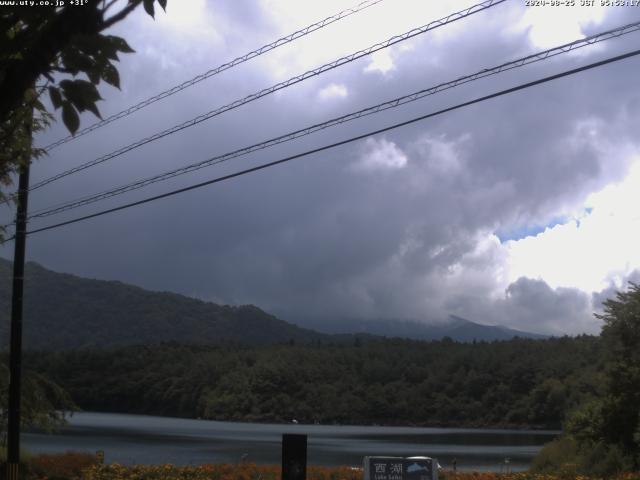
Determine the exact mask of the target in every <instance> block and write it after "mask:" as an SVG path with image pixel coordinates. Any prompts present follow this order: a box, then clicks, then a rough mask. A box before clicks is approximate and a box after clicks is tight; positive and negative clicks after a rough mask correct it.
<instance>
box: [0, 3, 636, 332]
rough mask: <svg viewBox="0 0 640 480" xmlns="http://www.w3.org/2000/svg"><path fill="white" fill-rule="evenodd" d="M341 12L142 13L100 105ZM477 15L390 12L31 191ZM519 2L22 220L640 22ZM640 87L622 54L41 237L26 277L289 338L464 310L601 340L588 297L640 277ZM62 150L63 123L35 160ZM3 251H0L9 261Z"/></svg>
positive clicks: (73, 183) (145, 151)
mask: <svg viewBox="0 0 640 480" xmlns="http://www.w3.org/2000/svg"><path fill="white" fill-rule="evenodd" d="M355 3H357V2H356V1H354V0H343V1H337V0H331V1H323V2H300V1H295V0H261V1H255V0H252V1H249V0H225V1H213V0H209V1H205V0H169V5H168V8H167V13H166V14H165V13H162V12H158V14H157V15H156V19H155V21H154V20H152V19H151V18H150V17H148V16H147V15H145V14H144V12H143V11H140V12H136V13H135V14H133V15H131V16H130V18H128V19H127V20H126V21H124V22H122V23H121V24H120V25H118V26H117V28H115V29H114V32H113V33H114V34H118V35H122V36H124V37H126V38H127V40H128V41H129V43H130V44H131V46H132V47H133V48H134V49H135V50H136V52H137V53H135V54H131V55H124V56H123V58H122V61H121V63H120V76H121V79H122V90H121V91H118V90H116V89H113V88H109V87H108V86H101V92H102V94H103V97H104V98H105V101H103V102H101V103H100V110H101V111H102V113H103V115H104V116H108V115H109V114H112V113H115V112H118V111H120V110H121V109H123V108H125V107H127V106H129V105H131V104H133V103H136V102H138V101H140V100H143V99H145V98H147V97H149V96H151V95H154V94H156V93H158V92H160V91H162V90H165V89H167V88H170V87H172V86H173V85H176V84H178V83H181V82H182V81H185V80H188V79H190V78H192V77H194V76H195V75H198V74H200V73H203V72H205V71H207V70H209V69H210V68H213V67H216V66H217V65H220V64H222V63H224V62H227V61H229V60H231V59H233V58H235V57H237V56H239V55H242V54H244V53H246V52H248V51H250V50H253V49H255V48H257V47H259V46H261V45H263V44H265V43H269V42H270V41H272V40H275V39H276V38H278V37H280V36H283V35H286V34H288V33H291V32H293V31H295V30H297V29H299V28H301V27H304V26H306V25H308V24H310V23H313V22H315V21H317V20H320V19H322V18H324V17H327V16H329V15H332V14H334V13H336V12H338V11H340V10H342V9H344V8H347V7H350V6H353V5H355ZM473 3H476V2H468V1H466V0H459V1H438V2H435V1H424V0H415V1H412V0H384V1H382V2H381V3H380V4H378V5H374V6H372V7H370V8H369V9H367V10H365V11H363V12H360V13H358V14H356V15H354V16H352V17H349V18H346V19H344V20H342V21H340V22H338V23H336V24H333V25H331V26H328V27H326V28H324V29H322V30H320V31H318V32H315V33H312V34H310V35H308V36H307V37H305V38H303V39H300V40H298V41H295V42H293V43H291V44H290V45H287V46H284V47H281V48H278V49H277V50H274V51H272V52H270V53H268V54H265V55H263V56H261V57H260V58H258V59H254V60H251V61H249V62H247V63H245V64H243V65H241V66H239V67H236V68H233V69H231V70H229V71H226V72H224V73H222V74H220V75H217V76H214V77H212V78H210V79H208V80H206V81H204V82H201V83H199V84H198V85H197V86H194V87H192V88H189V89H187V90H185V91H183V92H181V93H179V94H176V95H174V96H172V97H171V98H169V99H166V100H164V101H162V102H158V103H156V104H155V105H153V106H151V107H149V108H147V109H144V110H142V111H140V112H137V113H136V114H133V115H131V116H129V117H127V118H126V119H123V120H121V121H118V122H115V123H113V124H111V125H109V126H108V127H105V128H103V129H100V130H98V131H96V132H93V133H91V134H88V135H85V136H83V137H81V138H78V139H77V140H76V141H73V142H70V143H68V144H65V145H64V146H62V147H59V148H57V149H55V150H54V151H52V152H51V154H50V156H49V157H48V158H45V159H42V160H40V161H38V162H37V163H36V164H35V165H34V166H33V168H32V183H35V182H36V181H38V180H41V179H44V178H47V177H49V176H51V175H54V174H56V173H58V172H61V171H64V170H66V169H68V168H71V167H73V166H75V165H78V164H81V163H83V162H86V161H89V160H92V159H94V158H97V157H99V156H101V155H103V154H105V153H108V152H110V151H112V150H115V149H117V148H119V147H122V146H124V145H126V144H129V143H131V142H134V141H136V140H139V139H141V138H143V137H146V136H149V135H151V134H153V133H156V132H158V131H160V130H163V129H165V128H168V127H171V126H173V125H175V124H178V123H181V122H183V121H185V120H188V119H190V118H193V117H195V116H197V115H200V114H202V113H205V112H208V111H210V110H213V109H215V108H217V107H220V106H222V105H225V104H228V103H230V102H232V101H234V100H236V99H239V98H242V97H245V96H246V95H249V94H251V93H253V92H256V91H258V90H261V89H263V88H266V87H270V86H271V85H274V84H276V83H278V82H281V81H283V80H286V79H288V78H289V77H292V76H294V75H298V74H300V73H303V72H304V71H306V70H309V69H312V68H314V67H317V66H320V65H322V64H323V63H327V62H330V61H332V60H334V59H337V58H339V57H341V56H343V55H346V54H350V53H352V52H355V51H356V50H359V49H361V48H366V47H368V46H370V45H372V44H374V43H377V42H380V41H383V40H386V39H387V38H389V37H391V36H393V35H395V34H401V33H404V32H405V31H408V30H410V29H411V28H413V27H417V26H421V25H424V24H427V23H429V22H430V21H431V20H435V19H437V18H440V17H443V16H445V15H447V14H449V13H451V12H454V11H457V10H460V9H462V8H464V7H466V6H469V5H472V4H473ZM524 3H525V2H524V0H510V1H507V2H506V3H504V4H501V5H498V6H495V7H493V8H490V9H488V10H487V11H484V12H481V13H478V14H475V15H472V16H470V17H469V18H466V19H463V20H460V21H458V22H455V23H453V24H450V25H447V26H444V27H441V28H438V29H437V30H435V31H432V32H428V33H425V34H422V35H419V36H417V37H415V38H413V39H411V40H408V41H405V42H401V43H399V44H397V45H395V46H393V47H391V48H389V49H386V50H384V51H382V52H379V53H377V54H374V55H373V56H370V57H367V58H363V59H361V60H358V61H356V62H353V63H351V64H349V65H346V66H343V67H340V68H337V69H335V70H332V71H330V72H328V73H325V74H323V75H320V76H317V77H313V78H311V79H309V80H306V81H304V82H302V83H299V84H297V85H294V86H292V87H290V88H286V89H284V90H281V91H279V92H277V93H274V94H272V95H269V96H267V97H265V98H262V99H260V100H258V101H255V102H252V103H250V104H247V105H244V106H242V107H240V108H237V109H235V110H233V111H231V112H229V113H226V114H224V115H221V116H218V117H216V118H213V119H211V120H208V121H206V122H203V123H201V124H199V125H198V126H195V127H192V128H189V129H186V130H184V131H182V132H180V133H178V134H175V135H172V136H169V137H167V138H164V139H162V140H159V141H157V142H154V143H152V144H150V145H147V146H144V147H142V148H139V149H137V150H135V151H134V152H131V153H129V154H127V155H123V156H121V157H118V158H116V159H113V160H111V161H109V162H106V163H104V164H102V165H100V166H96V167H94V168H91V169H88V170H86V171H85V172H82V173H79V174H77V175H72V176H69V177H66V178H65V179H63V180H60V181H58V182H56V183H52V184H51V185H48V186H46V187H43V188H42V189H39V190H37V191H34V192H33V193H32V196H31V200H30V202H31V203H30V210H31V211H35V210H37V209H40V208H44V207H48V206H50V205H54V204H57V203H60V202H64V201H67V200H71V199H75V198H78V197H82V196H84V195H88V194H91V193H93V192H97V191H101V190H105V189H108V188H110V187H114V186H118V185H121V184H126V183H128V182H131V181H134V180H137V179H140V178H144V177H147V176H149V175H152V174H155V173H161V172H164V171H166V170H169V169H171V168H175V167H179V166H183V165H187V164H190V163H194V162H197V161H200V160H204V159H206V158H208V157H211V156H214V155H219V154H223V153H226V152H228V151H231V150H234V149H237V148H241V147H243V146H247V145H250V144H253V143H256V142H260V141H262V140H267V139H269V138H272V137H275V136H278V135H282V134H285V133H287V132H290V131H293V130H295V129H298V128H301V127H305V126H308V125H312V124H314V123H318V122H321V121H324V120H327V119H330V118H333V117H336V116H339V115H343V114H346V113H350V112H353V111H356V110H359V109H362V108H365V107H367V106H370V105H374V104H376V103H380V102H382V101H385V100H390V99H392V98H395V97H397V96H400V95H403V94H407V93H411V92H414V91H417V90H420V89H423V88H427V87H430V86H433V85H436V84H437V83H440V82H444V81H448V80H452V79H454V78H456V77H459V76H461V75H465V74H470V73H474V72H476V71H479V70H481V69H484V68H489V67H492V66H495V65H498V64H500V63H503V62H506V61H508V60H513V59H517V58H519V57H521V56H524V55H527V54H530V53H535V52H537V51H539V50H542V49H545V48H549V47H552V46H555V45H558V44H561V43H566V42H569V41H572V40H577V39H579V38H583V37H584V36H586V35H591V34H594V33H597V32H600V31H604V30H606V29H609V28H613V27H616V26H618V25H622V24H625V23H629V22H632V21H636V20H640V8H637V7H609V8H600V7H597V6H594V7H586V8H581V7H551V6H547V7H536V8H533V7H532V8H527V7H525V5H524ZM638 45H640V34H639V33H633V34H630V35H626V36H623V37H621V38H619V39H614V40H610V41H607V42H603V43H601V44H598V45H594V46H590V47H586V48H583V49H580V50H578V51H576V52H573V53H571V54H565V55H559V56H557V57H554V58H552V59H550V60H547V61H544V62H540V63H536V64H533V65H529V66H527V67H523V68H519V69H516V70H513V71H510V72H507V73H504V74H501V75H497V76H493V77H489V78H487V79H483V80H481V81H477V82H472V83H469V84H467V85H465V86H461V87H457V88H454V89H451V90H449V91H447V92H443V93H439V94H437V95H434V96H430V97H427V98H425V99H422V100H420V101H417V102H414V103H411V104H409V105H406V106H403V107H400V108H397V109H393V110H389V111H386V112H384V113H380V114H377V115H373V116H370V117H367V118H364V119H360V120H357V121H354V122H350V123H348V124H344V125H341V126H339V127H333V128H330V129H327V130H324V131H323V132H321V133H318V134H314V135H311V136H308V137H305V138H303V139H300V140H297V141H294V142H289V143H286V144H284V145H281V146H278V147H275V148H270V149H267V150H263V151H261V152H258V153H255V154H252V155H249V156H246V157H240V158H236V159H233V160H231V161H229V162H226V163H225V164H223V165H218V166H214V167H209V168H206V169H202V170H199V171H197V172H194V173H192V174H189V175H184V176H181V177H177V178H175V179H172V180H171V181H168V182H162V183H159V184H156V185H153V186H151V187H147V188H144V189H140V190H137V191H136V192H132V193H130V194H127V195H122V196H118V197H116V198H114V199H111V200H109V201H105V202H100V203H96V204H93V205H91V206H88V207H85V208H83V209H77V210H73V211H71V212H68V213H66V214H62V215H58V216H55V217H50V218H48V219H42V220H37V221H34V222H33V223H32V225H31V226H32V228H37V227H39V226H45V225H48V224H50V223H55V222H57V221H61V220H65V219H70V218H74V217H76V216H78V215H82V214H87V213H91V212H95V211H99V210H102V209H104V208H107V207H110V206H116V205H120V204H123V203H126V202H129V201H132V200H136V199H141V198H145V197H148V196H150V195H153V194H157V193H162V192H165V191H168V190H171V189H175V188H179V187H182V186H187V185H190V184H193V183H197V182H201V181H204V180H207V179H210V178H213V177H216V176H219V175H221V174H224V173H230V172H234V171H237V170H240V169H243V168H247V167H250V166H253V165H258V164H260V163H264V162H268V161H272V160H277V159H279V158H282V157H285V156H287V155H291V154H294V153H298V152H303V151H305V150H308V149H312V148H316V147H319V146H322V145H325V144H329V143H332V142H336V141H339V140H343V139H346V138H349V137H351V136H355V135H360V134H363V133H365V132H369V131H372V130H375V129H377V128H381V127H384V126H387V125H391V124H393V123H397V122H400V121H403V120H407V119H410V118H413V117H417V116H420V115H424V114H426V113H429V112H432V111H435V110H438V109H441V108H444V107H448V106H451V105H454V104H457V103H461V102H464V101H467V100H470V99H473V98H475V97H479V96H482V95H487V94H489V93H492V92H494V91H498V90H500V89H504V88H508V87H511V86H515V85H517V84H520V83H524V82H527V81H531V80H534V79H537V78H540V77H543V76H546V75H551V74H554V73H558V72H561V71H564V70H567V69H570V68H575V67H577V66H580V65H584V64H587V63H591V62H594V61H597V60H600V59H603V58H607V57H610V56H613V55H616V54H619V53H622V52H626V51H630V50H633V49H636V48H638ZM639 72H640V59H638V57H634V58H631V59H628V60H624V61H621V62H617V63H615V64H611V65H608V66H606V67H602V68H600V69H596V70H591V71H588V72H584V73H580V74H578V75H575V76H571V77H567V78H564V79H560V80H556V81H554V82H551V83H548V84H544V85H541V86H537V87H534V88H530V89H527V90H524V91H521V92H517V93H514V94H511V95H508V96H505V97H501V98H498V99H493V100H489V101H486V102H482V103H480V104H477V105H474V106H471V107H468V108H464V109H461V110H457V111H454V112H451V113H449V114H445V115H441V116H438V117H435V118H432V119H428V120H425V121H422V122H419V123H416V124H413V125H410V126H407V127H403V128H400V129H396V130H393V131H389V132H387V133H384V134H380V135H375V136H373V137H369V138H367V139H366V140H363V141H359V142H356V143H351V144H348V145H345V146H342V147H338V148H335V149H332V150H328V151H325V152H322V153H319V154H315V155H310V156H307V157H304V158H301V159H299V160H295V161H293V162H289V163H286V164H284V165H280V166H276V167H273V168H269V169H266V170H262V171H260V172H257V173H253V174H250V175H246V176H243V177H240V178H236V179H233V180H230V181H227V182H224V183H220V184H216V185H212V186H209V187H205V188H202V189H199V190H197V191H192V192H188V193H184V194H181V195H179V196H175V197H171V198H167V199H163V200H160V201H157V202H153V203H151V204H147V205H143V206H139V207H135V208H132V209H129V210H126V211H121V212H118V213H114V214H110V215H105V216H102V217H100V218H96V219H92V220H88V221H85V222H82V223H77V224H74V225H70V226H66V227H63V228H59V229H55V230H51V231H48V232H43V233H38V234H34V235H32V236H30V237H29V238H28V245H27V255H28V259H29V260H32V261H36V262H38V263H41V264H42V265H44V266H45V267H47V268H50V269H53V270H56V271H61V272H69V273H73V274H77V275H81V276H86V277H92V278H100V279H113V280H120V281H123V282H128V283H133V284H136V285H139V286H142V287H145V288H149V289H153V290H168V291H174V292H178V293H182V294H186V295H191V296H195V297H198V298H201V299H204V300H210V301H214V302H218V303H226V304H247V303H252V304H255V305H258V306H260V307H261V308H263V309H265V310H267V311H270V312H275V313H278V314H280V315H281V316H282V317H283V318H285V319H287V320H292V321H295V320H296V319H299V318H303V317H308V316H314V317H317V316H327V317H332V318H336V317H354V318H362V319H378V318H394V319H412V320H418V321H424V322H438V321H443V320H445V319H447V318H448V316H449V315H451V314H454V315H458V316H462V317H464V318H467V319H469V320H473V321H476V322H480V323H486V324H501V325H505V326H509V327H513V328H518V329H523V330H528V331H533V332H540V333H553V334H563V333H570V334H575V333H582V332H587V333H597V332H599V329H600V323H599V321H598V320H597V319H595V318H594V316H593V312H594V310H597V309H598V308H600V302H601V301H602V300H603V299H604V298H607V296H610V295H611V294H612V293H613V292H614V291H615V289H617V288H621V287H624V285H626V282H627V281H628V280H630V279H631V280H633V279H636V280H640V249H638V248H637V246H638V245H640V209H639V208H638V205H640V136H639V135H638V128H637V126H638V125H640V90H639V89H638V73H639ZM82 121H83V123H82V125H83V126H86V125H89V124H90V123H91V122H93V121H94V118H92V117H91V115H90V114H88V115H87V116H83V117H82ZM60 123H61V122H60ZM65 133H66V132H65V130H64V127H63V126H62V125H61V124H58V125H55V126H54V127H52V128H51V129H50V130H49V131H48V132H46V133H45V134H42V135H41V136H40V137H39V138H38V139H37V141H36V143H38V144H40V145H45V144H47V143H49V142H51V141H54V140H57V139H58V138H60V137H62V136H64V135H65ZM4 213H5V216H6V218H7V219H8V218H9V215H8V212H6V211H5V212H4ZM12 248H13V246H12V245H5V246H4V247H2V248H1V250H0V254H2V255H3V256H4V257H7V258H9V257H11V255H12ZM35 294H37V293H35Z"/></svg>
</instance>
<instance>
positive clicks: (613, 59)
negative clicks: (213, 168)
mask: <svg viewBox="0 0 640 480" xmlns="http://www.w3.org/2000/svg"><path fill="white" fill-rule="evenodd" d="M636 55H640V50H634V51H632V52H628V53H625V54H622V55H617V56H615V57H610V58H607V59H605V60H601V61H599V62H594V63H590V64H588V65H584V66H582V67H578V68H574V69H571V70H566V71H564V72H562V73H558V74H555V75H550V76H547V77H543V78H540V79H538V80H534V81H531V82H527V83H523V84H520V85H518V86H516V87H511V88H507V89H505V90H500V91H499V92H495V93H492V94H490V95H485V96H483V97H479V98H476V99H473V100H469V101H467V102H463V103H459V104H457V105H454V106H453V107H448V108H444V109H442V110H438V111H436V112H432V113H428V114H426V115H422V116H420V117H416V118H412V119H410V120H406V121H404V122H400V123H396V124H393V125H390V126H388V127H384V128H381V129H378V130H374V131H372V132H368V133H365V134H362V135H358V136H355V137H351V138H348V139H346V140H341V141H339V142H335V143H332V144H329V145H324V146H322V147H318V148H314V149H312V150H307V151H306V152H302V153H298V154H296V155H291V156H289V157H285V158H282V159H280V160H275V161H273V162H269V163H265V164H262V165H258V166H256V167H252V168H248V169H246V170H241V171H239V172H236V173H232V174H229V175H224V176H221V177H217V178H214V179H211V180H208V181H205V182H201V183H197V184H194V185H190V186H188V187H184V188H180V189H177V190H172V191H170V192H167V193H163V194H160V195H156V196H153V197H149V198H145V199H143V200H138V201H136V202H131V203H128V204H125V205H121V206H119V207H114V208H110V209H107V210H103V211H100V212H96V213H93V214H90V215H85V216H82V217H78V218H74V219H72V220H67V221H65V222H60V223H56V224H54V225H49V226H46V227H42V228H37V229H35V230H30V231H28V232H27V235H31V234H34V233H38V232H44V231H46V230H52V229H54V228H59V227H62V226H65V225H70V224H72V223H77V222H81V221H83V220H88V219H90V218H95V217H100V216H102V215H106V214H107V213H113V212H117V211H120V210H124V209H127V208H130V207H135V206H138V205H142V204H144V203H149V202H153V201H155V200H160V199H162V198H166V197H171V196H173V195H177V194H179V193H184V192H188V191H190V190H195V189H198V188H201V187H205V186H207V185H212V184H214V183H219V182H222V181H225V180H230V179H232V178H235V177H239V176H242V175H246V174H248V173H252V172H256V171H258V170H263V169H265V168H268V167H273V166H275V165H280V164H282V163H285V162H289V161H291V160H295V159H297V158H301V157H305V156H307V155H311V154H314V153H319V152H323V151H325V150H329V149H332V148H335V147H339V146H341V145H346V144H348V143H352V142H355V141H357V140H362V139H364V138H367V137H371V136H373V135H378V134H380V133H384V132H388V131H390V130H394V129H396V128H399V127H404V126H406V125H410V124H412V123H416V122H419V121H422V120H426V119H428V118H432V117H435V116H437V115H442V114H443V113H448V112H451V111H454V110H458V109H460V108H463V107H468V106H470V105H474V104H476V103H480V102H484V101H486V100H490V99H493V98H497V97H501V96H503V95H507V94H510V93H513V92H517V91H520V90H524V89H526V88H530V87H533V86H536V85H541V84H543V83H547V82H550V81H552V80H557V79H558V78H562V77H567V76H569V75H574V74H576V73H580V72H584V71H586V70H591V69H593V68H597V67H601V66H604V65H608V64H610V63H613V62H617V61H620V60H624V59H627V58H631V57H634V56H636ZM8 240H11V238H9V239H8Z"/></svg>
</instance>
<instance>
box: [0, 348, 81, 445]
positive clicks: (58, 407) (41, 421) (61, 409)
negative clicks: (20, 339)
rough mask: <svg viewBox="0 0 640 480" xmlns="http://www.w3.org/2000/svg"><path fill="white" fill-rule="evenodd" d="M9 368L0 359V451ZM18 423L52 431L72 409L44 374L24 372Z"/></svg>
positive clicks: (3, 433)
mask: <svg viewBox="0 0 640 480" xmlns="http://www.w3.org/2000/svg"><path fill="white" fill-rule="evenodd" d="M8 390H9V369H8V368H7V366H6V364H5V363H4V362H3V361H2V360H0V405H2V406H3V407H1V408H0V451H2V450H4V447H5V445H6V433H7V419H8V417H7V415H8V412H7V409H6V408H4V405H6V404H7V402H8ZM21 403H22V408H21V414H22V415H21V423H22V425H23V426H24V427H37V428H41V429H44V430H53V429H54V428H56V427H58V426H60V425H62V424H63V423H64V420H65V412H67V411H71V410H76V409H77V407H76V406H75V404H74V403H73V401H72V400H71V397H69V395H68V394H67V392H66V391H65V390H64V389H62V388H61V387H60V386H58V385H57V384H55V383H54V382H52V381H51V380H49V379H48V378H47V377H45V376H44V375H41V374H38V373H35V372H33V371H27V372H25V375H24V378H23V389H22V402H21Z"/></svg>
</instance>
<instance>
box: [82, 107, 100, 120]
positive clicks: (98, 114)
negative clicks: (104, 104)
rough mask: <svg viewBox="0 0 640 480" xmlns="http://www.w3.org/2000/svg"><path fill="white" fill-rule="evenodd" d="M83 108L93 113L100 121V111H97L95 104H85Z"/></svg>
mask: <svg viewBox="0 0 640 480" xmlns="http://www.w3.org/2000/svg"><path fill="white" fill-rule="evenodd" d="M85 108H86V109H87V110H89V111H90V112H91V113H93V114H94V115H95V116H96V117H98V118H99V119H100V120H102V115H100V110H98V107H97V106H96V104H95V103H87V104H86V105H85Z"/></svg>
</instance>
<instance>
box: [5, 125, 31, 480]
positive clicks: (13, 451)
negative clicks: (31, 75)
mask: <svg viewBox="0 0 640 480" xmlns="http://www.w3.org/2000/svg"><path fill="white" fill-rule="evenodd" d="M31 122H33V119H32V118H29V120H28V125H27V135H28V136H29V145H28V147H27V154H26V156H25V161H24V163H23V164H22V165H21V166H20V176H19V179H18V205H17V211H16V233H15V248H14V254H13V293H12V297H11V344H10V352H9V419H8V425H7V476H6V478H7V480H18V479H19V478H20V400H21V399H20V395H21V377H22V297H23V290H24V288H23V287H24V260H25V248H26V240H27V203H28V200H29V163H30V162H31V158H30V154H31Z"/></svg>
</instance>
